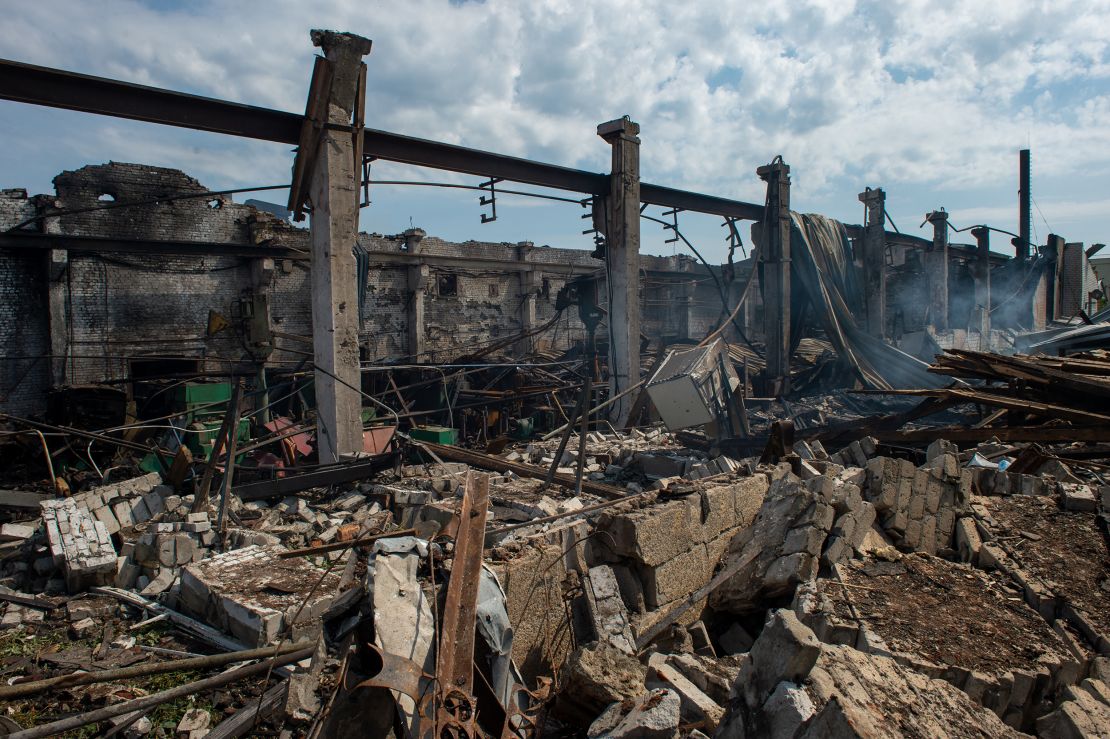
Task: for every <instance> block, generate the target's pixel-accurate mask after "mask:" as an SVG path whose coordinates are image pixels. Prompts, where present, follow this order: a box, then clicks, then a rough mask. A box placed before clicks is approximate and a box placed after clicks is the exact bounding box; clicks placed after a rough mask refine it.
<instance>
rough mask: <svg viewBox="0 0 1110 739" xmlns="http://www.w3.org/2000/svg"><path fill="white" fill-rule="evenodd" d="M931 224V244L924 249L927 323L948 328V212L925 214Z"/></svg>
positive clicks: (940, 327) (942, 329)
mask: <svg viewBox="0 0 1110 739" xmlns="http://www.w3.org/2000/svg"><path fill="white" fill-rule="evenodd" d="M925 220H927V221H928V222H929V223H931V224H933V244H932V246H931V247H930V248H928V249H926V250H925V259H924V264H923V266H924V268H925V292H926V295H927V296H928V300H929V325H930V326H932V327H933V328H935V329H936V330H937V331H947V330H948V214H947V213H945V212H944V211H943V210H934V211H933V212H932V213H930V214H928V215H927V216H925Z"/></svg>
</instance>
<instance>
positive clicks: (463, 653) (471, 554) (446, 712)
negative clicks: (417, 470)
mask: <svg viewBox="0 0 1110 739" xmlns="http://www.w3.org/2000/svg"><path fill="white" fill-rule="evenodd" d="M488 510H489V475H485V474H477V473H474V472H467V473H466V487H465V488H464V492H463V499H462V511H461V512H460V513H459V531H458V534H457V535H456V537H455V557H454V561H453V562H452V564H451V580H450V582H449V583H448V584H447V597H446V599H445V600H444V606H443V625H442V626H441V628H440V632H439V654H438V655H437V660H436V677H437V679H438V680H439V685H440V702H439V706H438V710H437V715H438V721H437V723H438V724H439V725H440V727H441V731H442V730H443V729H444V728H446V727H449V726H455V725H457V726H460V727H469V728H471V729H473V727H474V722H475V718H476V708H475V706H476V701H475V699H474V639H475V635H476V633H477V632H476V619H477V615H478V583H479V581H480V580H481V577H482V550H483V546H484V544H485V538H486V514H487V511H488ZM451 735H452V736H454V734H451ZM463 735H466V736H469V735H470V734H469V733H465V734H463Z"/></svg>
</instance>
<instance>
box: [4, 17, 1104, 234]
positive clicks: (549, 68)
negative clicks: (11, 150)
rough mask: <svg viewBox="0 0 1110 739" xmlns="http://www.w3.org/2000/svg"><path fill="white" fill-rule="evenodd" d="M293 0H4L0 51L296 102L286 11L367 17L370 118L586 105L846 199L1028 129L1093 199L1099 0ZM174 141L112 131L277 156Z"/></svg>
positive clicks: (965, 177)
mask: <svg viewBox="0 0 1110 739" xmlns="http://www.w3.org/2000/svg"><path fill="white" fill-rule="evenodd" d="M308 6H309V4H308V3H303V2H294V0H276V1H274V2H267V3H249V2H242V3H234V4H232V3H216V2H210V3H200V4H183V6H182V7H181V8H180V9H176V10H173V9H171V10H167V9H164V8H162V7H161V4H160V5H159V6H157V7H156V8H152V7H149V6H147V5H144V4H141V3H137V2H133V1H128V0H118V1H116V2H103V3H87V2H81V1H80V0H59V1H58V2H53V3H49V4H48V3H23V4H20V5H18V6H16V7H13V8H10V9H8V10H7V12H6V14H5V23H4V25H3V26H2V27H0V55H2V56H5V57H8V58H14V59H18V60H21V61H28V62H32V63H37V64H44V65H48V66H55V67H62V68H66V69H72V70H75V71H81V72H87V73H91V74H99V75H104V76H109V77H115V78H120V79H126V80H131V81H135V82H141V83H146V84H153V85H159V86H165V87H169V88H173V89H181V90H187V91H190V92H196V93H199V94H205V95H212V96H217V97H223V98H228V99H233V100H240V101H244V102H249V103H253V104H258V105H265V106H272V107H277V108H281V109H285V110H293V111H300V110H302V109H303V106H304V95H305V91H306V88H307V82H308V76H309V71H310V69H311V56H312V54H313V53H314V49H313V48H312V47H311V44H310V42H309V40H308V33H307V32H308V29H309V28H312V27H328V28H336V29H340V30H349V31H352V32H356V33H360V34H362V35H365V36H367V37H370V38H372V39H373V40H374V50H373V52H372V54H371V55H370V57H369V58H368V60H367V63H368V67H369V80H370V84H369V96H368V104H367V110H368V125H371V126H373V127H376V128H383V129H387V130H393V131H397V132H400V133H405V134H409V135H416V136H421V137H425V138H433V139H438V140H443V141H449V142H454V143H460V144H465V145H467V146H473V147H478V148H487V149H492V150H495V151H500V152H504V153H508V154H514V155H519V156H529V157H533V158H538V159H542V160H546V161H553V162H557V163H560V164H566V165H570V166H578V167H584V168H587V169H591V170H594V171H602V170H604V169H605V168H606V167H607V156H608V152H607V150H606V147H605V145H604V144H603V143H602V142H601V141H600V140H599V139H598V138H597V136H596V134H595V126H596V124H597V123H599V122H602V121H605V120H608V119H611V118H614V117H617V116H620V115H623V114H629V115H631V116H632V117H633V118H634V119H635V120H637V121H638V122H639V123H640V124H641V126H642V136H641V137H642V140H643V159H642V160H643V170H644V178H645V179H646V180H650V181H653V182H659V183H662V184H668V185H672V186H679V187H689V188H693V189H700V190H704V191H711V192H714V193H717V194H723V195H727V196H732V197H740V198H743V199H748V200H762V187H761V184H760V183H759V182H758V180H757V179H756V177H755V175H754V170H755V167H756V166H758V165H760V164H763V163H765V162H767V161H770V159H771V158H772V157H773V156H774V155H775V154H778V153H782V154H783V155H784V157H785V158H786V160H787V161H788V162H789V163H790V164H791V165H792V168H793V175H794V180H795V195H794V200H795V202H798V203H801V202H804V201H806V200H807V199H808V200H810V201H818V202H820V201H823V200H826V199H828V198H830V197H832V196H834V195H835V196H836V197H837V198H840V199H841V200H843V201H845V202H854V198H855V193H857V192H859V191H860V190H861V189H862V187H863V185H882V186H883V187H885V188H887V190H888V192H891V191H895V190H897V189H898V188H899V187H906V188H911V187H912V188H918V189H920V188H929V187H935V188H947V189H950V190H951V189H958V190H960V191H961V192H962V193H963V194H964V197H966V198H969V200H968V201H967V202H968V204H969V207H970V208H974V207H977V206H983V207H985V206H987V205H990V202H991V201H990V199H986V200H985V201H982V202H978V203H977V202H976V197H977V195H976V193H977V192H979V191H982V190H988V189H991V188H997V187H998V184H999V182H1000V181H1003V180H1004V181H1005V182H1006V183H1007V185H1008V183H1009V181H1010V180H1011V179H1012V172H1013V170H1014V162H1013V160H1014V158H1015V157H1014V152H1015V150H1016V149H1017V148H1019V147H1020V146H1024V145H1026V144H1027V143H1028V144H1031V145H1032V147H1033V149H1034V151H1035V159H1036V161H1037V162H1038V167H1037V169H1036V175H1037V176H1038V177H1040V178H1045V180H1050V179H1051V178H1057V180H1058V181H1059V182H1060V183H1062V185H1063V186H1065V187H1075V191H1074V192H1063V193H1060V194H1061V196H1062V198H1059V199H1061V200H1062V199H1065V198H1068V197H1075V198H1077V199H1078V200H1079V201H1082V202H1083V203H1086V205H1085V206H1084V207H1085V208H1086V209H1087V210H1085V211H1083V212H1084V213H1090V214H1094V213H1096V212H1098V208H1100V207H1101V206H1102V205H1103V202H1102V200H1103V198H1101V197H1099V196H1095V195H1092V193H1089V192H1086V191H1085V190H1084V188H1083V186H1082V183H1081V182H1076V178H1077V177H1078V178H1080V179H1081V178H1082V177H1083V176H1085V174H1091V173H1105V172H1107V171H1108V170H1110V126H1107V125H1106V120H1107V118H1106V115H1107V113H1110V55H1108V50H1110V1H1108V0H1085V1H1082V2H1081V1H1078V0H1070V1H1069V0H1060V1H1059V2H1056V3H1052V4H1048V3H1016V2H1012V0H978V1H972V0H965V1H962V2H959V1H956V0H947V1H937V0H856V1H855V2H851V1H849V0H820V1H816V0H815V1H813V2H808V3H800V2H799V3H736V2H728V1H727V0H721V1H720V2H697V3H685V4H682V3H675V2H673V0H636V1H635V2H633V1H632V0H611V1H607V2H604V3H597V2H572V1H570V0H532V1H531V2H526V3H521V2H517V1H516V0H487V2H469V3H461V4H452V3H448V2H445V1H439V0H389V1H386V0H377V1H374V2H367V1H366V0H342V1H341V2H335V3H332V4H331V6H330V7H329V8H328V9H327V10H323V11H321V10H318V9H314V8H310V7H308ZM6 105H7V104H6ZM11 118H12V116H11V115H8V116H7V118H6V120H11ZM119 130H120V129H118V128H117V127H114V126H113V124H111V123H105V124H103V125H93V126H90V127H89V129H88V130H87V134H88V135H87V136H86V137H85V138H84V140H83V141H79V142H78V141H75V140H62V141H59V142H58V144H57V145H58V146H61V147H70V148H71V149H72V150H73V152H74V154H75V155H77V154H80V155H82V156H85V157H87V158H88V159H90V160H97V159H100V160H103V159H106V158H108V157H107V156H99V157H98V156H97V154H96V152H97V151H99V150H100V148H103V149H104V150H105V151H111V153H112V156H115V157H116V158H121V157H120V154H119V153H118V152H119V151H120V149H121V148H126V147H125V146H124V145H125V144H127V143H129V142H128V141H126V140H121V138H120V134H119ZM129 130H130V129H129ZM32 133H33V132H32ZM194 142H195V139H193V138H189V135H188V134H184V133H177V132H171V131H169V130H166V129H151V132H150V134H149V135H147V134H143V135H142V136H140V137H139V138H137V139H135V140H133V142H131V143H133V144H134V146H133V148H132V151H134V153H135V156H134V158H141V157H144V156H150V157H154V158H157V159H158V160H159V161H158V162H157V163H161V164H173V163H174V162H175V161H176V162H177V166H181V167H182V168H184V169H186V170H188V171H190V173H191V174H194V175H196V176H198V177H200V178H201V179H202V181H207V180H212V181H213V184H216V185H221V186H222V185H225V184H242V183H254V182H258V181H260V178H261V179H268V178H270V177H273V176H283V175H284V174H285V173H286V172H287V171H288V154H287V153H286V152H285V151H283V150H280V148H278V149H275V148H274V147H269V148H265V147H258V146H256V145H251V144H246V143H243V142H228V143H226V144H221V145H219V146H218V147H217V148H216V149H215V150H214V151H211V152H207V153H205V152H201V151H198V150H197V149H196V145H195V143H194ZM6 156H7V155H6V154H3V153H0V171H4V172H5V182H4V183H3V184H4V185H5V186H14V185H18V184H21V183H20V182H18V181H10V182H9V181H7V180H9V179H11V178H13V177H16V176H18V175H23V174H24V172H22V171H15V172H13V168H12V167H11V166H5V164H6V160H5V157H6ZM11 161H16V160H14V159H13V160H11ZM18 161H20V168H21V169H22V168H23V167H25V166H26V165H25V163H24V160H18ZM49 174H52V173H47V176H48V175H49ZM36 176H43V175H42V174H39V175H36ZM436 178H443V177H442V176H440V175H436ZM1045 180H1041V181H1045ZM1067 183H1071V184H1067ZM1045 199H1046V200H1047V199H1048V198H1047V197H1046V198H1045ZM926 207H931V204H926V205H923V206H922V208H921V210H924V209H925V208H926ZM1080 210H1082V208H1081V209H1080ZM1008 217H1012V216H1008ZM1076 217H1079V216H1076ZM1092 217H1093V215H1092ZM535 238H536V240H537V241H542V240H544V239H543V236H542V235H535ZM1091 238H1092V239H1097V238H1098V237H1097V236H1096V235H1094V234H1092V235H1091Z"/></svg>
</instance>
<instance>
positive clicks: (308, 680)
mask: <svg viewBox="0 0 1110 739" xmlns="http://www.w3.org/2000/svg"><path fill="white" fill-rule="evenodd" d="M319 685H320V681H319V680H318V679H317V678H316V677H315V676H313V675H312V674H310V673H306V672H294V673H293V674H292V675H290V676H289V690H288V691H287V692H286V694H285V711H284V712H285V715H286V716H287V717H289V718H290V719H292V720H293V721H295V722H298V723H300V722H305V721H309V720H311V719H312V718H313V717H314V716H316V714H318V713H319V712H320V697H319V695H317V693H316V691H317V688H318V687H319Z"/></svg>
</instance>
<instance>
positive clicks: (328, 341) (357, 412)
mask: <svg viewBox="0 0 1110 739" xmlns="http://www.w3.org/2000/svg"><path fill="white" fill-rule="evenodd" d="M312 43H313V44H314V45H316V46H319V47H321V48H322V49H323V50H324V56H325V57H327V60H328V62H329V63H330V64H331V67H332V79H331V89H330V91H329V97H328V99H329V104H328V123H329V124H334V125H336V126H339V127H349V126H350V125H351V121H352V113H353V111H354V108H355V97H356V90H357V89H358V77H359V74H360V72H361V65H362V57H363V56H364V55H366V54H368V53H370V41H369V40H367V39H364V38H362V37H361V36H355V35H353V34H346V33H335V32H332V31H313V32H312ZM360 172H361V168H360V167H359V166H357V165H356V162H355V146H354V140H353V138H352V136H351V133H350V131H349V130H348V131H343V130H342V128H336V129H331V128H329V129H326V130H325V131H324V132H323V134H322V136H321V138H320V146H319V149H317V151H316V161H315V166H314V168H313V170H312V181H311V183H310V184H309V199H310V200H311V202H312V342H313V352H314V355H315V361H316V366H317V369H316V405H317V425H316V429H317V447H318V449H319V453H320V462H321V463H324V464H327V463H329V462H335V461H337V460H338V459H339V458H340V457H342V456H343V455H346V454H353V453H357V452H360V451H362V396H361V394H360V392H359V388H360V387H361V377H360V373H359V351H358V328H359V324H358V287H357V285H356V282H355V278H356V274H355V258H354V255H353V254H352V253H351V249H352V247H353V246H354V244H355V238H356V236H357V234H358V186H359V176H360V175H359V173H360Z"/></svg>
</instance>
